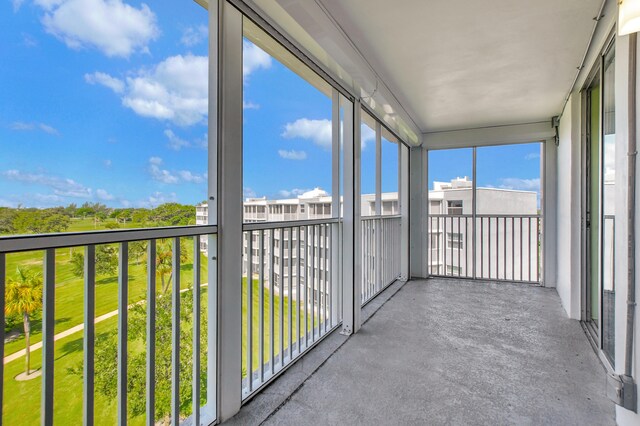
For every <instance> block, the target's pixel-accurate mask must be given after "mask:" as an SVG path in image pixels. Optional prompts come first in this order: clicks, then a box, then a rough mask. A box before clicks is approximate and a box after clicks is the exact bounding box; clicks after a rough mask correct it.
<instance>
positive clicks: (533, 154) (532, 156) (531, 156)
mask: <svg viewBox="0 0 640 426" xmlns="http://www.w3.org/2000/svg"><path fill="white" fill-rule="evenodd" d="M538 158H540V153H539V152H530V153H528V154H527V155H525V156H524V159H525V160H535V159H538Z"/></svg>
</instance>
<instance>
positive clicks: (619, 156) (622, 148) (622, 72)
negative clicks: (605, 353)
mask: <svg viewBox="0 0 640 426" xmlns="http://www.w3.org/2000/svg"><path fill="white" fill-rule="evenodd" d="M628 51H629V37H618V38H617V39H616V76H615V78H616V93H615V94H616V195H615V197H616V201H615V204H616V232H615V239H616V242H615V250H616V263H615V274H616V302H615V303H616V317H615V327H616V333H615V334H616V348H615V351H616V357H615V358H616V359H615V361H616V362H615V364H616V366H615V369H616V372H617V373H623V372H624V351H625V335H626V308H627V285H628V280H627V267H628V262H627V256H628V251H627V241H628V239H627V237H628V233H629V231H628V229H629V227H628V221H627V206H628V203H627V186H628V184H627V181H628V167H627V152H628V144H627V139H628V132H627V130H628V124H627V120H628V100H627V92H628V72H627V70H628V64H629V55H628ZM639 51H640V49H639ZM636 84H639V83H636ZM639 87H640V86H639ZM636 109H637V110H638V111H640V103H637V105H636ZM636 123H640V118H639V117H638V116H636ZM636 138H637V135H636ZM636 143H638V142H636ZM636 168H637V169H639V170H640V167H638V165H637V162H636ZM639 195H640V175H636V211H635V213H636V219H635V222H636V244H635V246H636V260H635V264H636V282H635V286H636V301H637V297H638V296H640V276H639V274H638V272H640V270H639V269H638V267H637V265H638V264H639V262H638V260H639V259H640V227H639V225H640V197H639ZM637 309H638V307H636V316H635V351H634V359H633V367H634V368H633V376H634V378H635V380H636V383H637V382H638V379H639V377H638V375H639V374H640V368H639V367H640V351H639V350H638V348H640V346H638V345H639V344H640V320H639V314H640V312H638V311H637ZM637 404H638V405H639V406H640V398H639V400H638V402H637ZM616 421H617V422H618V424H619V425H621V426H631V425H639V424H640V414H637V413H633V412H631V411H629V410H625V409H624V408H622V407H616Z"/></svg>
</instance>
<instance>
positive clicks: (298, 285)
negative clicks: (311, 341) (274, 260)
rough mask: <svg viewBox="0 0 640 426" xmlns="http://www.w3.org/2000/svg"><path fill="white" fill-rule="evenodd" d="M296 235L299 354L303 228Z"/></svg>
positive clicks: (299, 339) (300, 346)
mask: <svg viewBox="0 0 640 426" xmlns="http://www.w3.org/2000/svg"><path fill="white" fill-rule="evenodd" d="M296 235H297V238H298V239H297V241H298V244H296V250H297V253H296V258H297V260H298V261H297V262H296V277H297V279H296V325H297V327H296V335H297V337H296V339H297V340H298V354H301V353H302V333H301V329H300V283H301V281H300V280H301V279H302V276H301V275H300V274H301V269H302V268H301V267H300V263H301V262H302V258H301V251H302V250H301V244H302V228H301V227H299V226H298V227H296Z"/></svg>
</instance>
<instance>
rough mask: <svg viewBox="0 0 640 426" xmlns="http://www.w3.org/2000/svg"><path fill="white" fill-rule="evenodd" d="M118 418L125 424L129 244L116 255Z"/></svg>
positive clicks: (121, 245) (119, 423) (121, 244)
mask: <svg viewBox="0 0 640 426" xmlns="http://www.w3.org/2000/svg"><path fill="white" fill-rule="evenodd" d="M118 254H119V256H118V417H117V419H118V420H117V423H118V425H119V426H124V425H126V424H127V364H128V362H127V335H128V333H127V325H128V324H127V323H128V318H129V312H128V310H129V306H128V305H129V243H120V252H119V253H118Z"/></svg>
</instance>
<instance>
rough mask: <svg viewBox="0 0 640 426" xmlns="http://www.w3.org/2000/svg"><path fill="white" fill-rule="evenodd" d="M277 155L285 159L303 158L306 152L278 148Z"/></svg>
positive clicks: (305, 156)
mask: <svg viewBox="0 0 640 426" xmlns="http://www.w3.org/2000/svg"><path fill="white" fill-rule="evenodd" d="M278 155H280V157H282V158H284V159H285V160H305V159H306V158H307V153H306V152H305V151H296V150H294V149H292V150H290V151H287V150H285V149H280V150H278Z"/></svg>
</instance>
